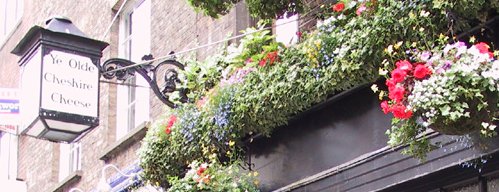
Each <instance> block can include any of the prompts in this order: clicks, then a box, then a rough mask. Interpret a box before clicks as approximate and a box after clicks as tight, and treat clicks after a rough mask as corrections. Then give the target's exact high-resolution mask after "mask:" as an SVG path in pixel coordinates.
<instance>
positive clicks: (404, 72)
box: [381, 60, 433, 119]
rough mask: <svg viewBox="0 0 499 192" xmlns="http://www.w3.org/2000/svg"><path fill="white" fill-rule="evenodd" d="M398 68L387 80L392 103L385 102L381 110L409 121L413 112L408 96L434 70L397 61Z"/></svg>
mask: <svg viewBox="0 0 499 192" xmlns="http://www.w3.org/2000/svg"><path fill="white" fill-rule="evenodd" d="M396 66H397V68H395V69H394V70H393V71H392V72H391V78H390V79H388V80H386V86H387V87H388V97H389V98H390V101H383V102H382V103H381V108H382V109H383V112H384V113H385V114H387V113H389V112H391V113H393V116H394V117H395V118H398V119H409V118H410V117H411V116H412V113H413V111H412V109H411V108H410V107H407V96H408V95H409V93H410V91H411V89H412V87H413V85H414V82H415V81H416V80H422V79H424V78H427V77H429V76H430V75H431V74H432V73H433V70H432V69H431V68H430V67H429V66H428V65H427V64H426V63H421V62H416V63H411V62H409V61H407V60H401V61H397V63H396Z"/></svg>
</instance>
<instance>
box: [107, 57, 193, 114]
mask: <svg viewBox="0 0 499 192" xmlns="http://www.w3.org/2000/svg"><path fill="white" fill-rule="evenodd" d="M142 59H143V61H150V60H153V59H154V58H153V57H152V55H145V56H144V57H142ZM153 63H154V61H151V62H149V63H146V64H143V65H135V63H134V62H132V61H130V60H127V59H122V58H111V59H108V60H106V61H105V62H104V63H102V64H101V66H100V73H101V75H102V76H103V77H104V78H106V79H109V80H112V79H115V78H116V79H117V80H126V79H128V78H130V77H132V76H135V74H136V73H137V74H139V75H140V76H142V77H143V78H144V79H145V80H146V81H147V83H148V84H149V86H150V87H151V89H152V90H153V92H154V94H155V95H156V96H157V97H158V99H159V100H161V101H162V102H163V103H164V104H166V105H168V106H169V107H171V108H175V107H177V105H176V104H175V103H174V102H173V101H171V100H170V95H171V94H172V93H173V92H176V91H178V92H179V96H180V102H184V103H185V102H187V89H184V88H178V87H180V86H179V85H180V84H181V83H182V82H181V80H180V79H179V71H180V70H184V65H182V64H181V63H180V62H178V61H177V60H175V58H171V59H166V60H164V61H161V62H160V63H158V64H157V65H156V66H155V65H153ZM120 69H122V70H120ZM160 75H161V76H160ZM159 78H161V79H159Z"/></svg>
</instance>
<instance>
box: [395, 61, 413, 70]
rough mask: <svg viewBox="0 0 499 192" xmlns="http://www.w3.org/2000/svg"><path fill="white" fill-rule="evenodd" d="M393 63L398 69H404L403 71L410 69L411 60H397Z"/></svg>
mask: <svg viewBox="0 0 499 192" xmlns="http://www.w3.org/2000/svg"><path fill="white" fill-rule="evenodd" d="M395 65H397V69H400V70H404V71H410V70H412V64H411V62H409V61H407V60H402V61H397V63H395Z"/></svg>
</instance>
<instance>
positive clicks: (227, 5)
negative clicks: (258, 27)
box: [187, 0, 304, 19]
mask: <svg viewBox="0 0 499 192" xmlns="http://www.w3.org/2000/svg"><path fill="white" fill-rule="evenodd" d="M240 1H241V0H187V2H188V3H189V5H191V6H192V7H194V8H195V10H197V11H201V12H203V13H204V14H205V15H208V16H210V17H213V18H218V17H219V16H221V15H225V14H227V13H229V11H230V9H231V8H232V7H234V4H236V3H238V2H240ZM245 2H246V4H247V6H248V10H249V12H250V15H251V16H252V17H254V18H259V19H274V18H276V17H282V16H285V14H288V15H292V14H295V13H299V12H301V11H303V9H304V7H303V3H302V1H301V0H246V1H245Z"/></svg>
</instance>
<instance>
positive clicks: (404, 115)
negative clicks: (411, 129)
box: [392, 104, 412, 119]
mask: <svg viewBox="0 0 499 192" xmlns="http://www.w3.org/2000/svg"><path fill="white" fill-rule="evenodd" d="M392 113H393V116H394V117H395V118H398V119H409V118H411V116H412V111H411V110H409V109H407V107H405V106H404V105H402V104H397V105H394V106H393V107H392Z"/></svg>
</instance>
